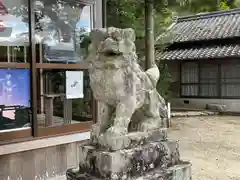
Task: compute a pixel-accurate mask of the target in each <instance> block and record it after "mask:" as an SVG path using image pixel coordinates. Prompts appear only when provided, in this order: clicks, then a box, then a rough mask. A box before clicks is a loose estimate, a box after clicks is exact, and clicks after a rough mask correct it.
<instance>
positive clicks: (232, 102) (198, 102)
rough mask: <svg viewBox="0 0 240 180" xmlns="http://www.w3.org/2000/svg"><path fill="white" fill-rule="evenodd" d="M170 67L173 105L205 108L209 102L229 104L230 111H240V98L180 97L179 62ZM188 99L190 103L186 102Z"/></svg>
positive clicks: (169, 65)
mask: <svg viewBox="0 0 240 180" xmlns="http://www.w3.org/2000/svg"><path fill="white" fill-rule="evenodd" d="M168 68H169V72H170V74H171V79H172V86H171V92H172V98H171V99H170V102H171V106H172V107H177V108H196V109H198V108H199V109H205V108H206V105H207V104H223V105H226V106H227V111H229V112H240V99H207V98H205V99H203V98H180V94H179V93H180V92H179V89H180V88H179V86H180V82H179V76H180V72H179V64H178V63H170V64H168ZM186 101H188V102H189V103H188V102H187V103H186ZM184 102H185V103H184Z"/></svg>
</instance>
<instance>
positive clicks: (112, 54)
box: [104, 51, 122, 56]
mask: <svg viewBox="0 0 240 180" xmlns="http://www.w3.org/2000/svg"><path fill="white" fill-rule="evenodd" d="M121 54H122V53H118V52H114V51H106V52H104V55H105V56H119V55H121Z"/></svg>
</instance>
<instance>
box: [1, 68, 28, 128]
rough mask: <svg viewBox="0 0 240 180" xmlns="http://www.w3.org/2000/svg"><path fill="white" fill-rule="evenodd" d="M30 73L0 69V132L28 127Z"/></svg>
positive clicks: (23, 70)
mask: <svg viewBox="0 0 240 180" xmlns="http://www.w3.org/2000/svg"><path fill="white" fill-rule="evenodd" d="M30 97H31V96H30V72H29V70H28V69H0V130H3V129H12V128H19V127H24V126H25V125H26V124H28V125H29V109H30Z"/></svg>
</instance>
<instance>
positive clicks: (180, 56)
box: [156, 45, 240, 60]
mask: <svg viewBox="0 0 240 180" xmlns="http://www.w3.org/2000/svg"><path fill="white" fill-rule="evenodd" d="M239 56H240V45H224V46H213V47H212V46H211V47H202V48H191V49H175V50H171V51H165V52H157V53H156V58H157V59H160V60H197V59H210V58H223V57H224V58H226V57H239Z"/></svg>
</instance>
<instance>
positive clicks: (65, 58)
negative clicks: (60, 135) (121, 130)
mask: <svg viewBox="0 0 240 180" xmlns="http://www.w3.org/2000/svg"><path fill="white" fill-rule="evenodd" d="M34 5H35V12H34V13H35V22H34V24H35V35H34V36H35V43H36V44H35V47H36V62H37V69H38V70H37V72H38V75H37V87H38V89H39V90H38V95H37V101H38V108H37V109H38V110H37V121H38V127H40V128H42V127H53V126H61V125H69V124H76V123H80V122H88V121H92V120H93V107H92V105H93V99H92V92H91V89H90V87H89V80H88V73H87V70H84V68H82V67H81V62H82V61H84V59H85V57H86V55H87V53H88V51H87V50H88V46H89V44H90V41H89V32H90V30H91V28H92V15H91V13H92V8H91V6H89V5H85V4H83V3H80V2H77V1H72V0H65V1H58V0H41V1H35V4H34ZM76 64H79V66H77V65H76ZM74 89H75V90H74Z"/></svg>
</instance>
